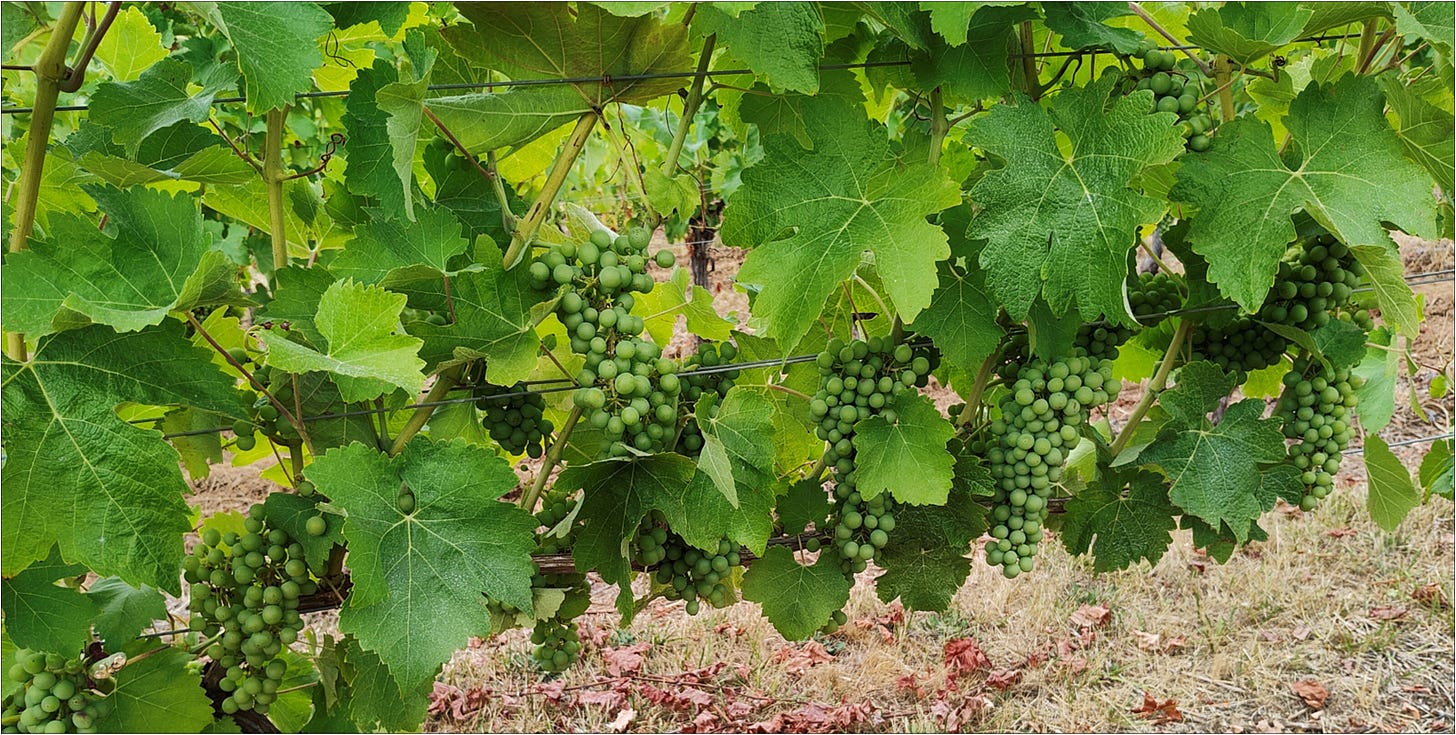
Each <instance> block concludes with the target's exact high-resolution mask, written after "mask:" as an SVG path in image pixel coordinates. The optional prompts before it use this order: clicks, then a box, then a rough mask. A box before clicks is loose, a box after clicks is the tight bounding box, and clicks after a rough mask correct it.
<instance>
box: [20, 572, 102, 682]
mask: <svg viewBox="0 0 1456 735" xmlns="http://www.w3.org/2000/svg"><path fill="white" fill-rule="evenodd" d="M85 574H86V568H85V567H84V566H81V565H80V564H67V563H65V562H64V561H62V560H61V555H60V552H59V551H58V550H56V549H54V548H53V549H51V552H50V555H49V556H47V557H46V558H45V559H43V560H41V561H38V562H36V563H34V564H31V565H30V566H28V567H26V568H25V570H24V571H22V572H21V573H19V574H17V575H15V576H14V577H13V578H11V579H7V580H5V581H4V582H3V583H0V607H3V608H4V610H5V630H6V632H8V633H9V634H10V639H11V640H13V641H15V644H16V645H18V646H20V647H22V648H29V649H32V650H38V651H52V652H56V653H64V654H66V655H68V656H74V655H76V654H77V653H79V652H80V651H81V650H82V649H83V648H85V646H86V643H87V641H88V640H89V637H90V635H89V634H90V632H91V620H92V619H93V618H95V617H96V614H97V613H98V612H99V608H98V606H97V604H96V599H95V598H93V597H90V596H89V595H83V594H81V593H80V591H78V590H76V589H74V588H71V587H67V586H62V585H58V584H56V581H57V580H59V579H62V578H71V577H79V576H83V575H85ZM11 660H13V659H11Z"/></svg>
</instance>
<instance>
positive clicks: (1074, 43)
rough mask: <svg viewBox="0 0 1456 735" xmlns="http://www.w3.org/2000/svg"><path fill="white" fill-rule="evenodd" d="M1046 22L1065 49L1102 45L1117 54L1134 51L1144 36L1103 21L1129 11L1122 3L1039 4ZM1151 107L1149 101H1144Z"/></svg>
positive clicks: (1137, 48)
mask: <svg viewBox="0 0 1456 735" xmlns="http://www.w3.org/2000/svg"><path fill="white" fill-rule="evenodd" d="M1041 9H1042V12H1043V13H1045V14H1046V26H1047V28H1049V29H1051V30H1052V31H1053V32H1054V33H1057V34H1060V35H1061V37H1062V39H1061V43H1062V45H1063V46H1065V47H1066V48H1069V49H1084V48H1106V49H1111V50H1113V51H1116V52H1117V53H1119V54H1134V53H1137V52H1138V51H1139V50H1140V49H1141V47H1142V45H1143V43H1145V42H1146V40H1147V38H1146V36H1144V35H1143V34H1141V33H1139V32H1137V31H1134V30H1132V29H1130V28H1113V27H1112V26H1109V25H1106V23H1107V21H1109V20H1112V19H1113V18H1119V17H1121V16H1124V15H1129V14H1130V13H1131V12H1132V11H1130V10H1128V8H1127V6H1126V5H1123V4H1122V3H1047V4H1046V5H1043V6H1042V8H1041ZM1147 109H1152V105H1151V104H1149V105H1147Z"/></svg>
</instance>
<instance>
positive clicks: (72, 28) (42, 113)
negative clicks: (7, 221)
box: [5, 2, 86, 361]
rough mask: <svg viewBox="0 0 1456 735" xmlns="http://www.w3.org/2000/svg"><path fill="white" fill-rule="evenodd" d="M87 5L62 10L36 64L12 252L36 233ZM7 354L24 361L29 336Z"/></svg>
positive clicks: (11, 339) (8, 339)
mask: <svg viewBox="0 0 1456 735" xmlns="http://www.w3.org/2000/svg"><path fill="white" fill-rule="evenodd" d="M85 7H86V4H85V3H81V2H68V3H66V4H65V6H64V7H63V8H62V9H61V17H60V18H59V19H57V20H56V24H55V26H54V27H53V28H52V29H51V38H50V40H49V41H48V42H46V45H45V49H43V50H42V51H41V54H40V58H39V59H37V60H36V62H35V65H34V67H33V68H34V70H35V105H34V108H35V109H34V111H33V112H32V113H31V117H30V130H29V131H27V132H26V140H25V158H24V159H23V160H22V162H21V164H20V181H19V182H18V185H17V187H16V192H15V214H14V221H13V222H12V223H11V228H12V229H11V230H10V252H12V253H14V252H19V251H21V250H24V249H25V248H26V244H27V243H28V242H29V240H30V233H31V231H32V230H33V229H35V207H36V203H37V201H38V198H39V195H40V182H41V178H42V177H43V175H44V173H45V160H46V148H47V147H48V146H49V145H50V141H51V126H52V124H53V123H54V122H55V117H56V100H57V99H59V98H60V95H61V85H63V84H65V83H66V81H67V80H68V78H69V76H70V75H69V71H68V69H67V68H66V52H67V51H69V50H70V48H71V39H72V38H73V37H74V36H75V35H76V25H77V24H78V23H79V22H80V20H81V13H82V12H83V11H84V10H85ZM5 354H7V355H9V356H10V358H11V359H12V360H17V361H24V360H25V359H26V354H25V335H24V334H21V333H19V332H10V333H7V334H6V335H5Z"/></svg>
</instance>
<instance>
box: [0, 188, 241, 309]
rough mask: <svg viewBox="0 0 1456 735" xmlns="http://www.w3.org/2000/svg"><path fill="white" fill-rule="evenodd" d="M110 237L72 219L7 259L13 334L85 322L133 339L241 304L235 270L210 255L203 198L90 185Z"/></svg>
mask: <svg viewBox="0 0 1456 735" xmlns="http://www.w3.org/2000/svg"><path fill="white" fill-rule="evenodd" d="M87 191H88V193H90V194H91V196H92V198H94V199H95V200H96V203H97V204H99V205H100V206H101V209H102V210H103V211H104V212H106V213H107V220H108V229H109V230H110V232H107V231H102V230H97V229H96V225H95V223H94V222H91V221H88V220H87V219H86V218H82V217H77V216H74V215H68V214H67V215H61V214H58V215H57V216H56V217H54V218H53V221H52V223H51V229H50V233H49V235H48V236H47V238H46V239H43V240H33V241H32V243H31V248H30V250H27V251H25V252H19V253H12V254H10V255H9V256H8V257H7V258H6V261H5V267H6V268H9V269H10V270H9V271H8V275H9V278H10V283H11V285H10V288H7V289H5V292H4V295H3V299H4V313H5V326H6V328H7V329H13V330H16V331H24V332H25V333H27V334H34V335H43V334H49V333H51V332H54V331H57V330H59V329H65V328H69V327H76V326H82V325H85V324H88V323H92V322H94V323H99V324H107V325H110V326H112V327H115V328H116V329H117V330H119V331H123V332H131V331H136V330H138V329H142V328H143V327H148V326H152V325H156V324H159V323H160V322H161V321H162V320H163V319H165V318H166V317H167V314H168V313H170V312H174V311H189V310H191V309H195V308H197V307H200V306H209V305H214V304H225V303H241V300H242V297H241V296H240V295H239V294H238V293H237V285H236V280H237V279H236V276H235V269H234V268H233V266H232V265H231V264H230V263H229V262H228V260H227V256H226V255H225V254H224V253H222V252H221V251H219V250H213V249H212V248H211V245H212V237H211V235H209V234H207V233H206V231H205V230H204V229H203V227H202V214H201V212H200V211H199V210H198V206H197V200H196V199H195V198H193V197H189V196H187V195H185V194H177V195H170V194H167V193H165V192H161V191H154V190H149V189H141V188H138V189H128V190H125V191H123V190H120V189H113V188H111V187H87Z"/></svg>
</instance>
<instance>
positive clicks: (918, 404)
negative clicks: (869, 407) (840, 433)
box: [853, 390, 955, 505]
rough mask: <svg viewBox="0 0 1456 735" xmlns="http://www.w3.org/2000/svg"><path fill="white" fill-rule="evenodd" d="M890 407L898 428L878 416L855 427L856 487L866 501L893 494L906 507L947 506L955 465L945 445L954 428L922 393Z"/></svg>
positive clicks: (910, 392)
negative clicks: (885, 494) (911, 505)
mask: <svg viewBox="0 0 1456 735" xmlns="http://www.w3.org/2000/svg"><path fill="white" fill-rule="evenodd" d="M890 405H891V407H893V408H894V410H895V413H896V414H897V416H896V419H897V420H896V421H895V422H894V423H891V422H889V421H887V420H885V417H884V416H882V415H876V416H871V417H870V418H867V419H861V420H860V421H859V423H857V424H855V425H854V431H855V434H854V440H853V443H854V449H855V478H856V479H855V487H856V488H857V489H858V490H859V492H860V494H861V495H863V496H864V497H865V498H873V497H875V496H876V495H879V494H880V493H881V492H888V493H889V494H890V496H891V497H893V498H894V499H895V500H898V501H900V502H901V503H911V504H914V505H943V504H944V503H945V501H946V497H947V495H948V494H949V492H950V488H951V479H952V476H953V475H954V466H955V458H954V457H952V456H951V455H950V454H949V453H948V452H946V451H945V443H946V442H948V441H950V438H951V437H952V436H954V435H955V427H953V426H951V423H950V422H949V421H946V420H945V417H944V416H942V415H941V414H940V411H938V410H936V408H935V404H934V403H932V402H931V401H930V399H929V398H926V397H925V396H923V395H921V394H920V393H919V392H917V391H914V390H906V391H905V392H903V393H901V394H900V396H899V397H898V398H896V399H894V402H893V403H892V404H890Z"/></svg>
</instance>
